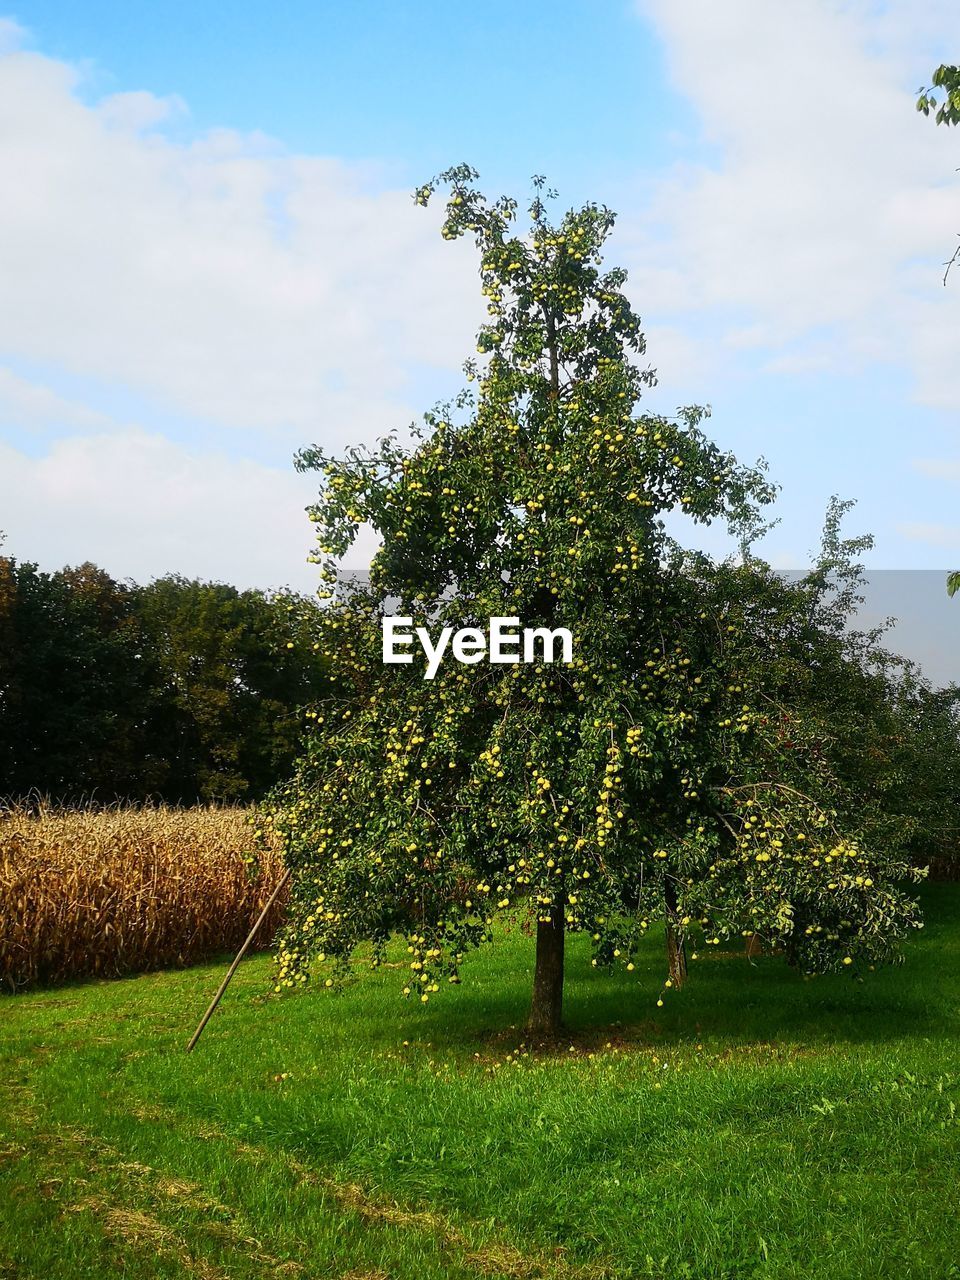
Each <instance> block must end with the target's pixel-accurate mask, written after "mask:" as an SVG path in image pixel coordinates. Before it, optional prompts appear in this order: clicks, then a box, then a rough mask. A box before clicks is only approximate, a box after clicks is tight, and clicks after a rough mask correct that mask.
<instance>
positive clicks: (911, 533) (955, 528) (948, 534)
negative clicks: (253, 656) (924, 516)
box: [897, 521, 960, 548]
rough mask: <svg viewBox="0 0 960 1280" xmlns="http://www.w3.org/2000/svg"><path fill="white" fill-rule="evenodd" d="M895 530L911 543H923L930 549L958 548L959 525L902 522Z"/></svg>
mask: <svg viewBox="0 0 960 1280" xmlns="http://www.w3.org/2000/svg"><path fill="white" fill-rule="evenodd" d="M897 530H898V531H899V532H900V533H902V534H903V536H904V537H905V538H909V539H911V541H913V542H925V543H927V544H928V545H929V546H931V547H950V548H953V547H960V525H951V524H936V523H923V522H920V521H904V522H901V523H900V524H898V525H897Z"/></svg>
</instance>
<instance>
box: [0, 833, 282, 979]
mask: <svg viewBox="0 0 960 1280" xmlns="http://www.w3.org/2000/svg"><path fill="white" fill-rule="evenodd" d="M250 847H251V837H250V827H249V825H248V823H247V815H246V813H245V812H244V811H243V810H242V809H216V808H210V809H168V808H136V809H133V808H115V809H105V810H104V809H100V810H95V809H79V810H43V809H41V810H40V812H39V813H38V814H31V813H30V812H28V811H26V810H24V809H0V990H3V989H7V990H13V991H17V990H20V989H21V988H23V987H27V986H31V985H34V984H37V983H43V984H48V983H56V982H63V981H66V980H68V979H72V978H87V977H117V976H120V975H121V974H130V973H139V972H144V971H146V970H149V969H158V968H164V967H170V966H175V965H186V964H190V963H192V962H196V961H198V960H202V959H204V958H207V957H209V956H212V955H216V954H217V953H218V952H223V951H229V950H231V949H233V948H237V947H239V946H240V944H241V943H242V942H243V939H244V938H245V937H246V935H247V933H248V931H249V929H250V927H251V925H252V924H253V922H254V921H255V920H256V918H257V916H258V914H259V913H260V911H261V910H262V909H263V906H264V904H265V903H266V901H267V899H268V898H269V896H270V894H271V893H272V892H273V889H274V888H275V886H276V884H277V881H278V880H279V878H280V876H281V875H282V865H281V860H280V857H279V856H278V855H274V854H270V855H268V856H267V857H266V858H265V859H263V860H262V862H261V871H260V873H259V874H257V875H256V876H255V877H254V876H252V875H251V873H250V871H249V869H248V862H247V860H246V858H245V856H244V855H245V852H246V851H248V850H249V849H250ZM283 898H284V895H281V898H280V900H279V901H278V903H277V904H276V905H275V907H274V908H273V909H272V910H271V912H270V915H269V916H268V918H267V919H266V920H265V921H264V923H263V925H262V926H261V930H260V933H259V935H258V938H257V942H256V945H259V946H261V947H262V946H266V945H268V944H269V942H270V940H271V939H272V937H273V934H274V932H275V931H276V928H277V926H278V924H279V922H280V919H281V917H282V915H283V911H284V901H283Z"/></svg>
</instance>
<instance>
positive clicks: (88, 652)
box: [0, 555, 325, 804]
mask: <svg viewBox="0 0 960 1280" xmlns="http://www.w3.org/2000/svg"><path fill="white" fill-rule="evenodd" d="M317 607H318V606H317V605H316V603H315V602H314V601H312V600H310V599H308V598H305V597H302V596H298V595H295V594H293V593H291V592H285V591H280V592H264V591H255V590H247V591H240V590H238V589H237V588H235V587H232V586H227V585H225V584H223V583H214V582H201V581H192V580H188V579H186V578H182V577H178V576H176V575H170V576H167V577H164V578H160V579H158V580H156V581H154V582H151V583H150V584H149V585H146V586H140V585H137V584H136V583H133V582H118V581H117V580H116V579H114V578H112V577H111V576H110V575H109V574H108V573H105V572H104V571H103V570H102V569H99V568H98V567H97V566H96V565H93V564H89V563H87V564H82V565H80V566H79V567H78V568H67V569H62V570H60V571H59V572H56V573H46V572H43V571H41V570H40V569H39V568H38V567H37V566H36V565H35V564H31V563H27V562H18V561H17V560H15V559H12V558H10V557H7V556H2V555H0V798H4V799H12V798H22V797H24V796H26V795H28V794H30V793H33V794H36V793H39V794H41V795H44V796H48V797H50V798H52V799H53V800H55V801H58V802H62V803H77V802H83V801H90V800H91V799H92V800H94V801H104V802H106V801H112V800H115V799H122V800H129V801H143V800H148V799H154V800H162V801H166V802H169V803H173V804H192V803H195V802H197V801H202V802H209V801H236V800H251V799H256V798H259V797H260V796H262V795H263V794H264V793H265V792H266V791H267V790H268V789H269V788H270V787H271V786H272V785H273V784H274V783H275V782H277V781H278V779H280V778H281V777H283V776H284V775H285V774H286V773H287V772H288V771H289V769H290V767H291V764H292V761H293V759H294V756H295V754H296V745H297V741H298V736H299V731H300V723H301V722H300V716H299V715H298V708H299V707H301V706H302V705H303V704H304V703H307V702H309V701H311V700H313V699H315V698H317V697H319V696H321V695H322V693H323V691H324V688H325V681H324V668H323V663H322V662H321V660H320V659H319V657H318V656H317V654H316V652H315V651H314V647H313V644H314V640H313V635H314V631H313V627H312V619H313V618H314V616H315V611H316V609H317Z"/></svg>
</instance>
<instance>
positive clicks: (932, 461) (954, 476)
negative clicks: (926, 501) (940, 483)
mask: <svg viewBox="0 0 960 1280" xmlns="http://www.w3.org/2000/svg"><path fill="white" fill-rule="evenodd" d="M913 467H914V470H915V471H919V472H920V474H921V475H924V476H930V477H931V478H932V479H934V480H958V481H960V461H957V460H954V459H947V458H915V459H914V461H913Z"/></svg>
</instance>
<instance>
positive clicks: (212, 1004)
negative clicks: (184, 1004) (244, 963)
mask: <svg viewBox="0 0 960 1280" xmlns="http://www.w3.org/2000/svg"><path fill="white" fill-rule="evenodd" d="M291 874H292V873H291V871H290V869H289V868H288V869H287V870H286V871H285V872H284V873H283V876H282V877H281V879H280V883H279V884H278V885H277V887H276V888H275V889H274V891H273V893H271V895H270V897H269V898H268V899H267V905H266V906H265V907H264V908H263V910H262V911H261V912H260V914H259V915H258V916H257V919H256V923H255V924H254V926H253V928H252V929H251V930H250V932H249V933H248V934H247V938H246V941H245V942H244V944H243V946H242V947H241V948H240V950H239V951H238V952H237V954H236V956H235V957H234V960H233V964H232V965H231V966H230V968H229V969H228V970H227V972H226V974H225V975H224V979H223V981H222V982H221V983H220V986H219V987H218V988H217V994H216V995H215V996H214V997H213V999H212V1000H211V1001H210V1006H209V1008H208V1009H207V1012H206V1013H205V1014H204V1015H203V1017H202V1018H201V1019H200V1025H199V1026H198V1027H197V1029H196V1031H195V1032H194V1033H193V1035H192V1036H191V1037H190V1043H189V1044H188V1045H187V1053H190V1051H191V1050H192V1049H193V1046H194V1045H195V1044H196V1043H197V1041H198V1040H199V1039H200V1037H201V1036H202V1035H203V1028H204V1027H205V1026H206V1025H207V1023H208V1022H209V1021H210V1019H211V1018H212V1017H213V1011H214V1009H216V1007H217V1005H218V1004H219V1003H220V1001H221V999H222V998H223V993H224V992H225V991H226V989H227V987H228V986H229V985H230V979H231V978H232V977H233V975H234V974H235V973H236V971H237V966H238V965H239V964H240V961H241V960H242V959H243V957H244V956H245V955H246V954H247V948H248V947H249V946H250V943H251V942H252V941H253V940H254V938H255V937H256V936H257V930H258V929H259V928H260V926H261V925H262V924H263V922H264V920H266V918H267V913H268V912H269V910H270V908H271V907H272V906H273V904H274V903H275V902H276V900H277V898H279V896H280V891H281V889H284V888H285V887H286V884H287V881H288V880H289V879H290V876H291Z"/></svg>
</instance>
